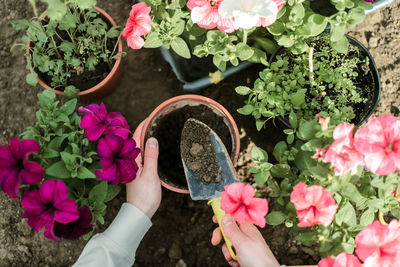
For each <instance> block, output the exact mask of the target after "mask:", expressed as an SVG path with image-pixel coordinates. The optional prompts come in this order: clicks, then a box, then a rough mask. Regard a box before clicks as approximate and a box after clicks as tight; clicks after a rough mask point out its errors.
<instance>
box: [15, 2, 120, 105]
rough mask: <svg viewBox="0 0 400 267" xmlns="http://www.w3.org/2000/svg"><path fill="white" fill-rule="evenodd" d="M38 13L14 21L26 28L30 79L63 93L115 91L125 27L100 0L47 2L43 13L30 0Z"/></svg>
mask: <svg viewBox="0 0 400 267" xmlns="http://www.w3.org/2000/svg"><path fill="white" fill-rule="evenodd" d="M29 2H30V4H31V5H32V7H33V13H34V17H33V18H31V19H29V20H26V19H24V20H19V21H15V22H13V26H14V28H15V29H16V30H19V31H23V32H24V33H25V35H23V37H22V38H21V41H22V43H20V44H15V45H18V46H21V47H23V48H24V49H25V50H26V57H27V69H30V72H29V74H28V75H27V76H26V81H27V83H28V84H30V85H33V86H35V85H37V84H38V83H39V84H40V85H41V86H42V87H44V88H45V89H52V90H54V91H55V92H56V93H57V94H59V95H63V94H64V93H65V90H67V92H66V94H67V95H68V94H72V93H74V92H75V93H76V94H78V95H79V96H83V97H86V98H87V97H89V98H90V97H92V98H93V97H101V96H104V95H106V94H108V93H110V92H111V91H113V90H114V89H115V87H116V85H117V84H118V81H119V79H120V76H121V73H122V69H121V57H122V41H121V40H120V34H121V28H120V27H119V26H117V25H116V23H115V21H114V20H113V19H112V18H111V17H110V16H109V15H108V14H107V13H106V12H105V11H104V10H102V9H100V8H98V7H95V4H96V1H92V0H84V1H61V2H60V1H46V2H47V3H48V6H47V8H46V9H45V10H44V12H43V13H39V8H38V7H37V5H36V2H37V1H36V0H32V1H29Z"/></svg>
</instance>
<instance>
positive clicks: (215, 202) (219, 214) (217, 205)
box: [208, 197, 237, 261]
mask: <svg viewBox="0 0 400 267" xmlns="http://www.w3.org/2000/svg"><path fill="white" fill-rule="evenodd" d="M208 205H210V206H211V207H212V209H213V211H214V214H215V217H216V218H217V221H218V225H219V229H220V230H221V233H222V236H223V237H224V240H225V244H226V246H227V247H228V250H229V254H231V257H232V259H233V260H235V261H236V260H237V258H236V254H235V252H234V251H233V245H232V242H231V241H230V240H229V239H228V238H227V237H226V236H225V233H224V230H222V222H221V221H222V218H223V217H224V216H225V211H223V210H222V209H221V197H217V198H214V199H211V200H210V201H209V202H208Z"/></svg>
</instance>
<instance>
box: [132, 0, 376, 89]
mask: <svg viewBox="0 0 400 267" xmlns="http://www.w3.org/2000/svg"><path fill="white" fill-rule="evenodd" d="M239 2H240V3H241V5H236V3H239ZM253 2H254V3H257V4H258V5H252V3H253ZM310 2H312V1H304V0H300V1H286V2H285V1H283V0H268V1H244V0H243V1H242V0H241V1H234V0H216V1H209V0H189V1H174V2H170V1H155V0H146V1H144V2H142V3H139V4H137V5H138V6H139V5H140V6H141V7H140V8H139V7H133V9H132V10H139V9H140V10H143V11H144V10H146V11H145V12H142V13H141V14H142V15H141V17H140V18H143V17H146V19H143V20H139V19H138V18H139V15H138V14H139V13H136V12H131V17H135V16H138V17H137V19H133V21H137V22H138V23H139V25H141V27H140V28H141V29H143V30H142V31H140V32H139V31H136V32H135V34H133V35H132V34H130V35H129V37H128V38H132V36H133V38H136V39H137V37H140V40H141V41H140V42H138V43H136V45H132V46H131V47H132V48H134V49H140V48H141V47H143V46H144V47H146V48H156V47H162V53H163V55H164V56H165V58H166V59H167V61H169V62H170V63H171V65H172V66H173V69H174V71H175V72H176V73H177V76H178V78H180V79H181V80H183V81H184V82H189V83H190V84H188V85H187V86H186V88H188V89H189V90H193V89H199V88H201V87H205V86H207V85H209V84H210V83H217V82H219V81H220V80H221V79H223V78H224V77H226V76H227V75H226V73H224V74H222V73H221V72H224V71H226V70H227V69H228V70H229V69H230V68H229V66H231V65H233V66H240V65H239V63H240V62H241V61H244V62H255V63H260V62H262V61H266V58H267V54H271V53H273V52H274V51H275V50H276V48H277V47H278V45H280V46H285V47H287V48H289V49H290V50H291V51H293V52H295V53H301V52H304V51H305V50H306V49H307V47H306V44H305V40H307V39H308V38H309V37H314V36H317V35H319V34H320V33H321V32H322V31H324V30H325V28H326V27H327V25H331V27H332V35H331V37H332V40H331V44H332V46H333V47H334V48H335V49H340V48H343V47H344V46H346V41H347V39H346V38H345V37H344V29H345V26H346V25H356V24H358V23H360V22H362V21H363V20H364V17H365V13H364V12H365V10H368V9H371V8H372V5H371V3H368V2H364V1H362V0H360V1H358V0H349V1H346V5H343V4H341V3H342V2H343V1H339V2H340V3H335V2H338V1H334V0H332V1H331V2H332V3H335V8H334V10H335V12H334V14H333V15H330V16H329V17H328V16H324V15H321V14H318V13H316V12H315V11H313V10H312V9H311V7H310ZM256 6H257V9H255V7H256ZM130 25H132V24H130ZM127 26H128V25H127ZM127 36H128V35H127ZM141 36H144V39H143V38H142V37H141ZM137 40H139V39H137ZM128 44H129V41H128ZM169 49H171V50H172V52H168V50H169ZM193 56H194V57H193ZM182 58H183V59H186V60H183V59H182ZM198 58H200V59H204V60H199V59H198ZM188 59H190V61H189V60H188ZM212 65H215V66H214V67H213V66H212ZM216 71H217V72H216ZM232 73H234V71H229V72H228V74H232ZM208 74H210V77H209V76H208ZM184 88H185V86H184Z"/></svg>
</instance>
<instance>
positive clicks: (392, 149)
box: [313, 114, 400, 176]
mask: <svg viewBox="0 0 400 267" xmlns="http://www.w3.org/2000/svg"><path fill="white" fill-rule="evenodd" d="M353 129H354V125H353V124H348V123H342V124H339V125H338V126H337V127H336V128H335V130H334V132H333V138H334V140H335V141H334V142H333V143H332V144H331V145H330V146H329V147H328V148H319V149H317V153H316V154H315V155H314V156H313V157H314V158H319V159H323V160H324V161H325V162H330V163H331V164H332V166H333V167H334V169H335V175H338V176H339V175H342V174H343V173H345V172H346V171H348V170H351V172H352V174H354V173H355V172H356V170H357V166H359V165H362V166H363V165H365V166H366V167H367V168H368V169H369V170H370V171H371V172H373V173H375V174H378V175H388V174H391V173H394V172H395V171H396V170H400V120H399V119H397V118H396V117H394V116H393V115H390V114H387V115H383V116H381V117H380V118H377V117H372V118H371V119H370V120H369V121H368V124H367V125H366V126H364V127H361V128H359V129H358V130H357V131H356V132H355V134H354V137H353Z"/></svg>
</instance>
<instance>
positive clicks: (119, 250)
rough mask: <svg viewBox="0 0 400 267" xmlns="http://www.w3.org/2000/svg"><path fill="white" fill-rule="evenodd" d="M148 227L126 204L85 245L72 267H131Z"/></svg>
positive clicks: (137, 210)
mask: <svg viewBox="0 0 400 267" xmlns="http://www.w3.org/2000/svg"><path fill="white" fill-rule="evenodd" d="M150 227H151V221H150V219H149V217H147V215H146V214H144V213H143V212H142V211H141V210H139V209H138V208H136V207H135V206H133V205H132V204H130V203H124V204H122V207H121V209H120V210H119V212H118V215H117V217H115V219H114V221H113V222H112V223H111V225H110V226H109V227H108V228H107V230H106V231H104V233H100V234H96V235H95V236H94V237H93V238H92V239H91V240H90V241H89V242H88V243H87V244H86V246H85V248H84V249H83V251H82V254H81V255H80V256H79V259H78V261H77V262H76V263H75V264H74V265H73V266H75V267H79V266H85V267H91V266H93V267H97V266H105V267H113V266H118V267H119V266H121V267H123V266H132V264H133V262H134V261H135V254H136V249H137V248H138V246H139V244H140V241H141V240H142V238H143V237H144V235H145V234H146V232H147V231H148V230H149V228H150Z"/></svg>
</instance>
